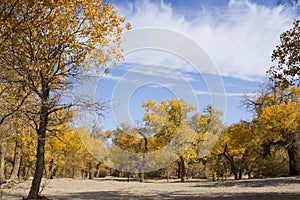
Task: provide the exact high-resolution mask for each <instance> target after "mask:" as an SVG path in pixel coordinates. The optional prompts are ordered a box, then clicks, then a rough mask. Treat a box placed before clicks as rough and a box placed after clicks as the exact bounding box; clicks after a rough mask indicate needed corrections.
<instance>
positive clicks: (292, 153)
mask: <svg viewBox="0 0 300 200" xmlns="http://www.w3.org/2000/svg"><path fill="white" fill-rule="evenodd" d="M297 142H298V141H293V142H292V145H291V146H290V148H289V149H288V155H289V169H290V176H298V175H299V174H300V173H299V171H300V170H299V160H298V153H299V152H297V150H298V146H297Z"/></svg>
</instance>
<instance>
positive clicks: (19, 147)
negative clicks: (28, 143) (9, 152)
mask: <svg viewBox="0 0 300 200" xmlns="http://www.w3.org/2000/svg"><path fill="white" fill-rule="evenodd" d="M21 137H22V136H20V137H18V138H17V139H16V147H15V155H14V166H13V170H12V172H11V175H10V179H12V180H16V179H18V173H19V171H20V166H21V156H22V141H21V139H20V138H21Z"/></svg>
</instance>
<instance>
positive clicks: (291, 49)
mask: <svg viewBox="0 0 300 200" xmlns="http://www.w3.org/2000/svg"><path fill="white" fill-rule="evenodd" d="M280 41H281V44H280V45H279V46H277V47H276V49H275V50H274V51H273V54H272V61H274V62H276V64H275V65H274V66H271V67H270V69H269V70H268V71H267V73H268V74H269V75H270V80H271V81H273V82H274V83H275V86H280V87H282V88H287V87H288V86H290V85H297V86H300V82H299V78H300V57H299V55H300V20H299V19H298V20H295V21H294V26H293V27H292V28H291V29H290V30H287V31H285V32H284V33H282V34H281V35H280Z"/></svg>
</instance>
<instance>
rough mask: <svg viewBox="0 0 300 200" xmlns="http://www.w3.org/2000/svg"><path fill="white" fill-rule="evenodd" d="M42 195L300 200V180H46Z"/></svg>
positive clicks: (10, 193) (21, 192) (8, 192)
mask: <svg viewBox="0 0 300 200" xmlns="http://www.w3.org/2000/svg"><path fill="white" fill-rule="evenodd" d="M43 184H44V185H46V187H45V188H44V190H43V191H42V193H41V194H42V195H43V196H46V197H47V198H49V199H61V200H70V199H105V200H106V199H107V200H114V199H204V200H205V199H207V200H210V199H221V200H222V199H239V200H240V199H243V200H244V199H246V200H248V199H255V200H258V199H272V200H279V199H284V200H289V199H293V200H296V199H299V200H300V177H289V178H274V179H252V180H241V181H233V180H232V181H220V182H212V181H206V180H199V181H190V182H186V183H180V182H172V183H166V182H163V181H147V182H146V183H139V182H136V181H131V182H127V181H125V180H124V179H109V180H108V179H95V180H72V179H55V180H44V181H43ZM28 188H29V182H25V183H21V184H17V185H14V186H13V187H12V188H6V189H3V186H2V189H1V190H2V192H1V193H2V196H1V197H0V199H22V197H25V196H26V194H27V192H28Z"/></svg>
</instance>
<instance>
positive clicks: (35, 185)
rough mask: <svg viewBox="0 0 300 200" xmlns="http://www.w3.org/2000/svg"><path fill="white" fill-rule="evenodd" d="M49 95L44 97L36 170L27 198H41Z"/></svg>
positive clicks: (38, 133) (38, 131)
mask: <svg viewBox="0 0 300 200" xmlns="http://www.w3.org/2000/svg"><path fill="white" fill-rule="evenodd" d="M47 97H48V96H47ZM47 97H46V98H45V99H44V101H43V104H42V106H41V112H40V121H39V128H38V130H37V135H38V145H37V150H36V165H35V172H34V176H33V180H32V184H31V188H30V191H29V194H28V197H27V199H38V198H39V190H40V185H41V181H42V178H43V171H44V166H45V139H46V127H47V123H48V108H47V106H46V103H45V102H48V98H47Z"/></svg>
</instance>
